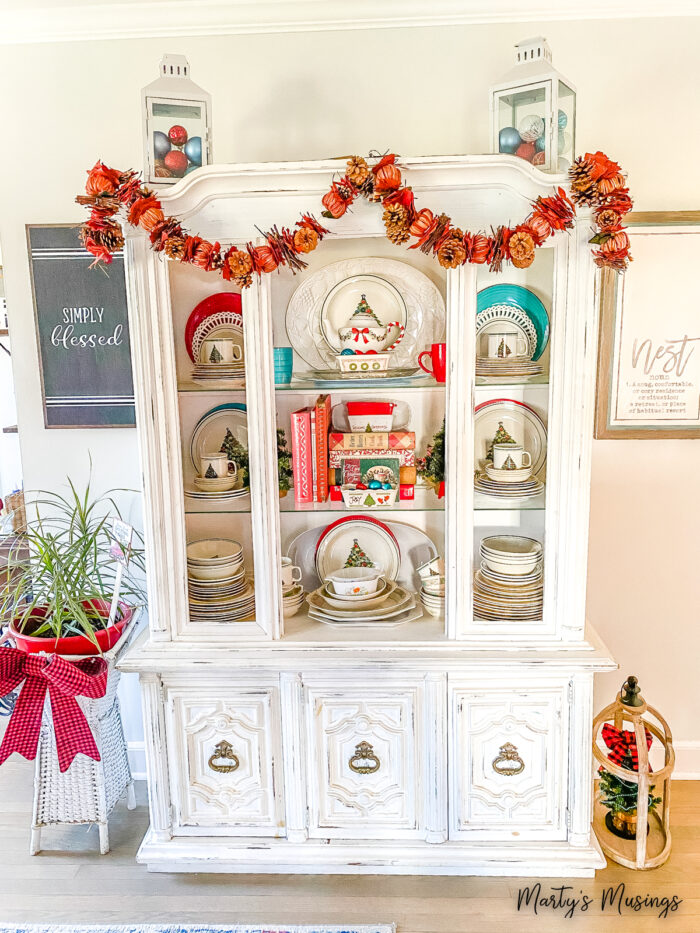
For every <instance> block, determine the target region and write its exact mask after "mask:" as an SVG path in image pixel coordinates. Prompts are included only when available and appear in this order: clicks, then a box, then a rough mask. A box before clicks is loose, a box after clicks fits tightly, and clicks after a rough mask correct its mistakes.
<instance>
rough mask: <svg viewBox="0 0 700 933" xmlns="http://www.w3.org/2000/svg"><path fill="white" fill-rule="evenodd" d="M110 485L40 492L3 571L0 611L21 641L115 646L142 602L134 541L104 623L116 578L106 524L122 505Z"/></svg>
mask: <svg viewBox="0 0 700 933" xmlns="http://www.w3.org/2000/svg"><path fill="white" fill-rule="evenodd" d="M112 492H115V490H112V491H110V492H109V493H107V494H105V495H104V496H102V497H95V498H93V497H92V496H91V491H90V483H88V484H87V486H86V488H85V490H84V491H83V492H79V491H78V490H77V488H76V487H75V485H74V484H73V482H72V481H71V480H70V479H69V480H68V492H67V493H66V495H61V494H60V493H57V492H39V493H38V494H37V498H36V499H35V501H34V502H33V514H34V518H33V520H31V521H29V522H28V524H27V529H26V531H25V532H24V533H23V534H22V535H21V536H20V538H19V539H18V542H17V545H16V546H15V547H13V548H12V549H11V550H10V553H9V554H8V557H7V566H6V567H5V568H3V571H2V574H1V575H0V617H5V618H9V619H10V620H11V621H10V625H9V635H10V636H11V638H12V640H13V641H14V642H15V644H16V646H17V647H18V648H21V649H22V650H24V651H26V652H29V653H35V652H38V651H46V652H56V653H57V654H61V655H76V654H98V653H100V652H103V651H107V650H109V649H110V648H112V647H113V646H114V645H115V644H116V643H117V641H118V640H119V638H120V637H121V635H122V632H123V631H124V629H125V628H126V626H127V625H128V624H129V622H130V621H131V618H132V616H133V613H134V610H135V608H136V607H137V606H138V605H141V604H143V602H144V594H143V587H142V585H141V582H140V580H139V576H140V577H141V579H143V572H144V564H143V550H142V549H141V548H140V547H133V548H132V551H131V562H130V564H129V570H128V572H126V573H124V575H123V577H122V579H121V586H120V595H119V602H118V608H117V612H116V617H115V619H114V620H113V622H112V624H111V625H110V624H109V616H110V608H111V603H112V597H113V595H114V591H115V586H116V583H117V566H118V565H117V564H116V562H115V561H114V559H113V558H112V557H111V556H110V553H109V549H110V543H111V523H112V518H113V517H114V516H115V515H116V516H117V517H119V511H118V509H117V507H116V504H115V502H114V499H113V498H112V494H111V493H112Z"/></svg>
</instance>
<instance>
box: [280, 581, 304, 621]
mask: <svg viewBox="0 0 700 933" xmlns="http://www.w3.org/2000/svg"><path fill="white" fill-rule="evenodd" d="M305 595H306V594H305V593H304V588H303V587H302V586H301V585H300V584H299V583H294V584H293V585H292V586H289V587H283V588H282V615H283V616H284V618H285V619H291V618H292V616H295V615H296V614H297V612H299V609H300V608H301V606H302V604H303V602H304V597H305Z"/></svg>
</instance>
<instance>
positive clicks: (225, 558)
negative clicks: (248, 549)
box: [187, 538, 243, 566]
mask: <svg viewBox="0 0 700 933" xmlns="http://www.w3.org/2000/svg"><path fill="white" fill-rule="evenodd" d="M242 553H243V548H242V547H241V545H240V544H239V543H238V541H233V540H232V539H230V538H203V539H202V540H201V541H193V542H192V543H191V544H188V545H187V562H188V563H189V564H206V565H208V566H211V565H212V564H227V563H231V562H236V561H238V560H240V558H241V556H242Z"/></svg>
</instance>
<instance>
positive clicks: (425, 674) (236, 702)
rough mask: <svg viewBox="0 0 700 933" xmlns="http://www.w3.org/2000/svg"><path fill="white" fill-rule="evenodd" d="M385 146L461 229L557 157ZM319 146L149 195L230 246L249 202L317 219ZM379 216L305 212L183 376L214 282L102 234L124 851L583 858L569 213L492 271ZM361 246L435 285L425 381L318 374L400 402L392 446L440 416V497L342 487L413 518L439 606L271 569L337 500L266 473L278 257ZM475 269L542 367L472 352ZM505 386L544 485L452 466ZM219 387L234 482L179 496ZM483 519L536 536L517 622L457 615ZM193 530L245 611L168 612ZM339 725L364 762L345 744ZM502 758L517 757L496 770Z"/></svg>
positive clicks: (510, 200) (582, 504)
mask: <svg viewBox="0 0 700 933" xmlns="http://www.w3.org/2000/svg"><path fill="white" fill-rule="evenodd" d="M402 163H403V165H404V166H405V167H406V179H407V184H409V185H411V186H412V188H413V191H414V193H415V195H416V199H417V203H418V206H430V207H431V208H432V209H433V210H436V211H440V210H443V211H445V212H446V213H448V214H449V215H450V216H451V217H452V218H453V219H454V222H455V223H456V224H459V225H460V226H462V227H463V228H465V229H467V228H468V229H470V230H473V231H476V230H489V229H490V228H491V226H496V225H497V224H499V223H506V224H507V223H513V224H515V223H517V222H520V221H521V220H522V219H524V218H525V217H526V216H527V215H528V213H529V210H530V203H531V202H532V201H533V200H534V199H535V198H536V197H537V196H538V195H540V194H542V195H546V194H548V193H551V190H552V186H553V184H554V185H556V184H557V183H564V180H563V179H558V178H552V176H547V175H544V174H542V173H540V172H539V171H537V170H536V169H534V168H533V167H532V166H530V165H528V164H526V163H525V162H523V160H521V159H517V158H515V157H509V156H474V157H472V156H470V157H466V156H450V157H427V158H415V159H403V160H402ZM343 170H344V162H342V161H324V162H295V163H282V164H277V163H266V164H257V165H213V166H209V167H205V168H203V169H202V170H200V171H197V172H195V173H194V174H192V175H191V176H189V177H186V178H185V179H183V180H182V181H180V182H179V183H178V184H177V185H176V186H174V187H173V188H172V189H170V190H168V191H167V192H164V193H162V194H161V195H160V197H161V199H162V201H163V204H164V207H165V212H166V214H174V215H175V216H177V217H178V218H180V219H181V220H182V222H183V224H184V225H185V226H186V227H187V228H188V229H189V230H190V231H191V232H192V233H196V234H198V235H200V236H203V237H206V238H208V239H210V240H212V241H215V240H217V241H219V242H221V243H222V244H228V243H240V244H242V243H244V242H245V241H246V240H249V239H250V238H251V235H252V234H253V232H254V231H255V230H256V228H259V229H260V230H268V229H270V227H272V226H273V225H274V224H277V225H278V227H280V228H281V227H282V226H283V225H284V226H293V224H294V222H295V221H296V219H297V218H298V217H299V216H300V214H301V213H303V212H309V211H310V212H311V213H315V216H317V217H319V216H320V215H319V211H320V206H319V202H320V198H321V196H322V195H323V194H324V192H325V191H326V190H327V189H328V187H329V184H330V181H331V178H332V176H333V174H334V173H340V174H342V172H343ZM381 215H382V211H381V206H379V205H374V204H368V203H365V202H360V203H356V204H355V205H354V206H353V208H352V209H351V210H350V211H349V212H348V213H347V214H346V215H345V216H344V217H343V218H341V219H340V220H337V221H328V223H327V225H328V226H329V227H331V229H332V235H330V236H327V237H326V238H325V239H324V241H323V242H322V243H321V244H320V245H319V247H318V249H316V251H315V252H313V253H311V254H309V255H308V257H306V258H308V259H309V267H308V269H307V270H305V271H304V272H302V273H298V274H297V275H296V276H292V274H291V272H289V271H288V270H283V271H281V272H280V273H279V274H277V273H273V274H272V275H265V276H264V277H263V278H262V279H261V280H260V281H259V280H258V279H257V278H255V279H254V281H253V284H252V287H250V288H249V289H247V290H244V291H243V296H242V301H243V320H244V325H243V339H244V352H245V368H246V380H245V388H237V389H213V388H209V387H207V386H201V385H198V384H197V383H194V382H193V381H192V378H191V361H190V359H189V357H188V356H187V349H186V346H185V342H184V336H183V334H184V330H185V324H186V321H187V319H188V316H189V314H190V313H191V311H192V309H193V308H194V307H195V305H197V303H198V302H200V301H201V300H202V299H204V298H205V297H207V296H209V295H211V294H213V293H216V292H220V291H235V289H234V288H232V287H231V286H230V285H229V284H228V283H226V282H224V281H223V280H222V279H221V278H220V277H219V276H217V274H216V273H205V272H203V271H201V270H198V269H196V268H194V267H190V266H186V265H183V264H179V263H177V262H172V261H168V260H166V259H165V258H164V257H163V256H160V255H157V254H155V253H154V252H152V251H151V250H150V248H149V243H148V240H147V237H146V236H145V235H144V234H142V233H141V232H139V231H136V232H132V233H131V234H130V235H129V236H128V239H127V256H128V282H129V296H130V315H131V339H132V345H133V359H134V381H135V385H136V396H137V412H138V429H139V438H140V451H141V463H142V471H143V485H144V503H145V528H146V540H147V548H148V550H147V555H148V577H149V579H148V583H149V626H148V630H146V631H144V632H142V633H141V635H140V637H139V638H138V639H137V640H136V641H135V642H134V644H133V645H132V647H131V648H130V650H129V652H128V654H127V656H126V658H125V659H124V660H123V662H122V664H121V667H122V669H123V670H125V671H135V672H138V674H139V675H140V682H141V690H142V698H143V710H144V721H145V748H146V763H147V771H148V790H149V807H150V828H149V830H148V833H147V835H146V837H145V839H144V841H143V844H142V846H141V848H140V851H139V855H138V859H139V861H140V862H143V863H145V864H146V865H147V866H148V868H149V869H150V870H153V871H221V872H297V873H318V872H324V873H343V872H344V873H387V874H453V875H459V874H480V875H537V876H567V875H568V876H571V875H579V876H590V875H592V874H593V872H594V870H595V869H597V868H600V867H602V866H603V865H604V859H603V857H602V854H601V852H600V849H599V847H598V845H597V843H596V841H595V838H594V836H593V835H592V833H591V825H590V824H591V810H592V761H591V723H592V702H593V693H592V691H593V677H594V674H595V673H596V672H599V671H609V670H612V669H614V667H615V664H614V662H613V660H612V659H611V658H610V657H609V655H608V653H607V651H606V649H605V647H604V646H603V645H602V644H601V643H600V641H599V640H598V639H597V637H596V635H595V633H594V632H593V631H592V630H591V629H590V628H587V627H586V625H585V618H584V611H585V601H586V562H587V547H588V512H589V480H590V458H591V437H592V422H593V404H594V370H595V351H596V345H597V319H596V303H595V300H594V288H595V270H594V266H593V263H592V261H591V257H590V247H589V246H588V244H587V240H588V239H589V236H590V220H589V219H588V218H587V217H585V216H582V217H581V219H580V220H579V221H578V222H577V225H576V228H575V229H574V230H572V231H571V232H569V233H563V234H559V235H557V236H555V237H553V238H550V240H548V241H547V244H546V246H545V247H544V248H542V249H540V250H538V251H537V257H536V259H535V262H534V264H533V265H532V266H531V267H530V268H528V269H525V270H518V269H515V268H513V267H512V266H510V265H509V264H507V265H506V266H505V267H504V269H503V271H502V272H501V273H500V275H496V274H494V273H490V272H489V270H488V267H486V266H475V265H467V266H464V267H461V268H459V269H457V270H455V271H450V272H446V271H445V270H444V269H442V268H441V267H440V266H439V265H438V264H437V263H436V262H435V261H434V260H433V259H432V258H429V257H427V256H425V255H424V254H423V253H421V252H420V251H418V250H411V251H408V250H406V249H405V248H403V247H396V246H393V245H392V244H390V243H389V242H388V241H387V239H386V238H385V236H384V228H383V225H382V220H381ZM363 257H373V258H380V259H391V260H394V261H398V262H401V263H405V264H409V265H411V266H413V267H414V268H416V269H418V270H420V272H422V273H423V274H424V275H426V276H427V277H428V278H429V279H430V280H431V281H432V282H433V283H434V284H435V285H436V286H437V288H438V289H439V290H440V293H441V295H442V298H443V299H444V303H445V307H446V315H445V336H444V338H443V339H445V340H446V343H447V382H446V385H440V384H438V383H436V382H435V380H434V379H432V378H431V377H428V376H425V377H423V376H420V378H419V377H418V376H413V377H409V378H406V379H404V380H402V381H399V382H392V383H388V384H387V385H386V387H385V388H384V387H380V388H377V387H376V385H374V384H373V387H372V388H369V389H368V388H363V387H362V385H361V384H359V383H357V382H351V381H348V383H347V386H345V385H344V384H343V385H342V387H341V388H338V387H337V386H338V383H332V385H333V387H332V388H329V389H328V390H327V391H328V392H329V394H331V396H332V401H333V404H336V403H338V402H340V401H343V400H345V401H347V400H351V399H363V400H364V399H381V398H385V399H400V400H402V401H405V402H407V403H408V404H409V405H410V408H411V412H412V423H411V429H412V430H414V431H415V432H416V436H417V447H418V448H419V449H418V451H417V452H418V453H421V452H422V451H423V450H424V449H425V446H426V444H428V443H430V441H431V438H432V437H433V435H434V434H435V432H436V431H437V430H438V429H439V427H440V425H441V423H442V419H443V417H444V418H445V420H446V439H447V440H446V495H445V497H444V498H443V499H440V498H438V496H437V495H436V493H435V491H434V490H433V489H432V488H421V487H417V488H416V492H415V499H414V500H413V501H404V500H397V501H396V503H395V505H394V506H393V507H392V508H391V509H390V510H387V509H383V510H379V511H372V512H371V513H367V514H372V515H373V516H375V517H377V518H379V519H380V520H382V521H386V522H395V523H402V524H403V525H407V526H413V527H414V528H418V529H420V530H421V531H422V532H424V533H425V534H427V535H428V536H429V538H430V539H431V540H432V541H433V543H434V544H435V547H436V549H437V552H438V553H439V554H440V555H442V556H444V559H445V565H446V600H445V611H444V618H443V617H434V616H431V615H427V614H426V615H424V617H423V618H422V619H420V620H418V621H414V622H409V623H407V624H405V625H400V626H397V627H393V628H384V627H377V628H376V629H372V628H368V627H362V628H357V629H352V628H351V627H348V626H346V627H344V628H334V627H331V626H328V625H325V624H323V622H321V621H317V620H315V619H314V618H310V617H309V616H308V615H307V613H306V610H305V609H302V611H301V612H299V613H298V614H297V615H295V616H294V617H293V618H289V619H285V618H284V617H283V613H282V586H281V579H280V555H285V554H287V552H288V549H289V547H290V544H291V542H292V541H293V540H294V539H296V538H298V536H299V535H300V534H301V533H302V532H305V531H309V530H310V529H313V528H319V527H323V526H326V525H328V524H330V523H331V522H333V521H334V520H336V519H338V518H339V517H341V516H343V515H347V514H350V513H348V512H347V510H346V509H345V506H344V503H343V502H335V501H327V502H324V503H318V502H317V503H314V504H307V505H302V504H299V505H297V504H296V503H295V500H294V495H293V492H290V493H289V494H288V495H287V496H286V497H284V498H281V497H280V496H279V494H278V479H277V451H276V428H277V427H278V426H279V427H282V428H284V429H285V431H286V433H287V439H289V416H290V413H291V412H292V411H294V410H295V409H297V408H300V407H302V406H304V405H312V404H313V403H314V401H315V399H316V398H317V396H318V395H319V394H320V393H321V392H323V391H324V388H323V385H322V384H321V383H320V382H315V381H313V380H312V379H310V378H309V377H308V376H305V375H303V374H302V371H304V370H308V366H307V365H306V364H305V363H304V362H303V360H301V359H300V358H299V356H298V355H297V354H296V353H295V357H294V370H295V378H294V379H293V380H292V382H291V383H290V384H285V385H276V384H275V381H274V368H273V347H275V346H289V345H290V340H289V338H288V336H287V330H286V329H285V315H286V313H287V307H288V304H289V301H290V298H291V296H292V293H293V292H294V290H295V288H296V287H297V286H298V285H299V283H300V282H301V281H303V279H304V277H305V276H308V275H311V274H313V273H315V272H317V271H318V270H320V269H321V268H323V267H324V266H326V265H328V264H330V263H335V262H339V261H340V260H355V259H359V258H363ZM499 282H511V283H516V284H520V285H522V286H525V287H527V288H528V289H530V290H532V291H533V292H535V293H536V294H537V295H538V296H539V297H540V299H541V300H542V302H543V304H544V305H545V307H546V308H547V310H548V314H549V318H550V323H551V336H550V340H549V344H548V347H547V349H546V351H545V353H544V355H543V357H542V360H543V363H544V372H543V374H541V375H538V376H532V377H522V378H511V379H507V380H505V381H502V380H499V379H498V378H495V379H494V378H490V379H489V378H485V377H479V378H477V377H476V376H475V354H476V338H475V318H476V309H477V293H478V292H479V291H480V290H481V289H483V288H485V287H487V286H489V285H492V284H495V283H499ZM349 310H352V309H349ZM295 349H296V348H295ZM423 349H426V347H425V346H420V347H418V350H423ZM504 398H505V399H509V400H513V401H516V402H521V403H525V404H526V405H528V406H530V408H532V409H533V410H534V411H536V412H537V414H538V415H539V417H540V418H541V420H542V422H543V423H544V424H545V425H546V431H547V461H546V484H545V491H544V493H543V494H541V495H540V496H537V497H534V498H531V499H527V500H520V501H516V502H515V503H514V500H503V501H501V500H491V499H490V498H489V497H488V496H484V495H483V494H480V493H475V491H474V485H473V476H474V466H475V454H474V420H475V419H474V414H473V413H474V410H475V407H476V406H478V405H480V404H481V403H483V402H485V401H489V400H493V399H504ZM236 401H238V402H240V403H241V406H239V407H240V409H241V410H243V407H242V406H243V405H244V406H245V410H246V413H247V437H248V455H249V482H250V495H249V496H245V497H239V498H236V499H233V500H231V501H230V502H228V501H226V502H222V503H221V504H217V503H216V502H210V501H202V500H201V499H194V498H191V497H188V496H187V494H186V489H187V487H188V485H189V483H191V480H192V476H193V464H192V460H191V456H190V439H191V436H192V433H193V430H194V428H195V426H196V424H197V423H198V421H199V420H200V419H201V416H202V415H203V414H204V413H205V412H207V411H209V410H211V409H213V408H214V407H216V406H218V405H221V404H227V403H232V402H236ZM494 533H496V534H497V533H511V534H523V535H527V536H530V537H533V538H536V539H538V540H539V541H541V542H543V545H544V611H543V614H542V619H541V620H540V621H537V622H533V621H525V622H522V621H497V620H494V621H480V620H479V619H478V618H475V614H474V612H473V608H472V603H473V599H472V596H473V591H472V579H473V571H474V569H475V567H477V566H478V561H479V543H480V541H481V539H482V538H483V537H484V536H486V535H489V534H494ZM207 537H223V538H233V539H235V540H237V541H239V542H241V544H242V545H243V550H244V556H245V561H246V567H247V569H248V570H249V571H250V572H251V573H252V572H253V571H254V581H255V583H254V585H255V615H254V621H243V622H228V623H216V622H215V621H214V622H201V621H197V622H194V621H190V617H189V611H188V587H187V565H186V544H187V542H189V541H193V540H196V539H201V538H207ZM409 583H412V584H413V586H414V587H416V588H417V587H418V585H419V580H418V579H417V578H414V579H410V578H409ZM316 585H318V583H317V584H316ZM307 588H308V587H307ZM222 743H224V744H223V746H222ZM362 743H367V744H368V745H369V746H371V751H370V754H371V756H372V758H373V760H374V761H378V762H379V766H375V765H374V764H372V768H373V770H370V769H367V768H359V769H358V768H357V767H352V766H351V762H354V763H355V764H356V760H357V759H356V758H355V756H356V755H357V753H358V747H359V746H362ZM222 747H223V748H224V749H225V750H226V749H228V756H229V757H230V756H231V755H235V759H233V758H231V759H230V760H231V761H235V765H234V766H233V767H231V768H221V767H212V764H213V763H214V764H215V763H216V761H217V757H216V756H217V754H220V752H221V749H222ZM362 747H364V748H366V746H362ZM504 748H505V751H504ZM504 756H505V758H506V759H509V760H510V761H511V763H512V762H515V765H514V766H512V765H511V766H506V768H505V769H504V768H503V767H502V766H501V762H502V761H503V758H504ZM225 757H226V756H225Z"/></svg>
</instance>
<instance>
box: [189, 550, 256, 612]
mask: <svg viewBox="0 0 700 933" xmlns="http://www.w3.org/2000/svg"><path fill="white" fill-rule="evenodd" d="M187 580H188V588H189V594H190V618H191V619H192V621H193V622H239V621H242V620H244V619H246V620H247V619H251V618H253V617H254V615H255V588H254V586H253V582H252V581H251V580H247V579H246V575H245V564H244V561H243V549H242V547H241V545H240V544H239V543H238V541H231V540H228V539H226V538H210V539H205V540H202V541H193V542H192V544H188V545H187Z"/></svg>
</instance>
